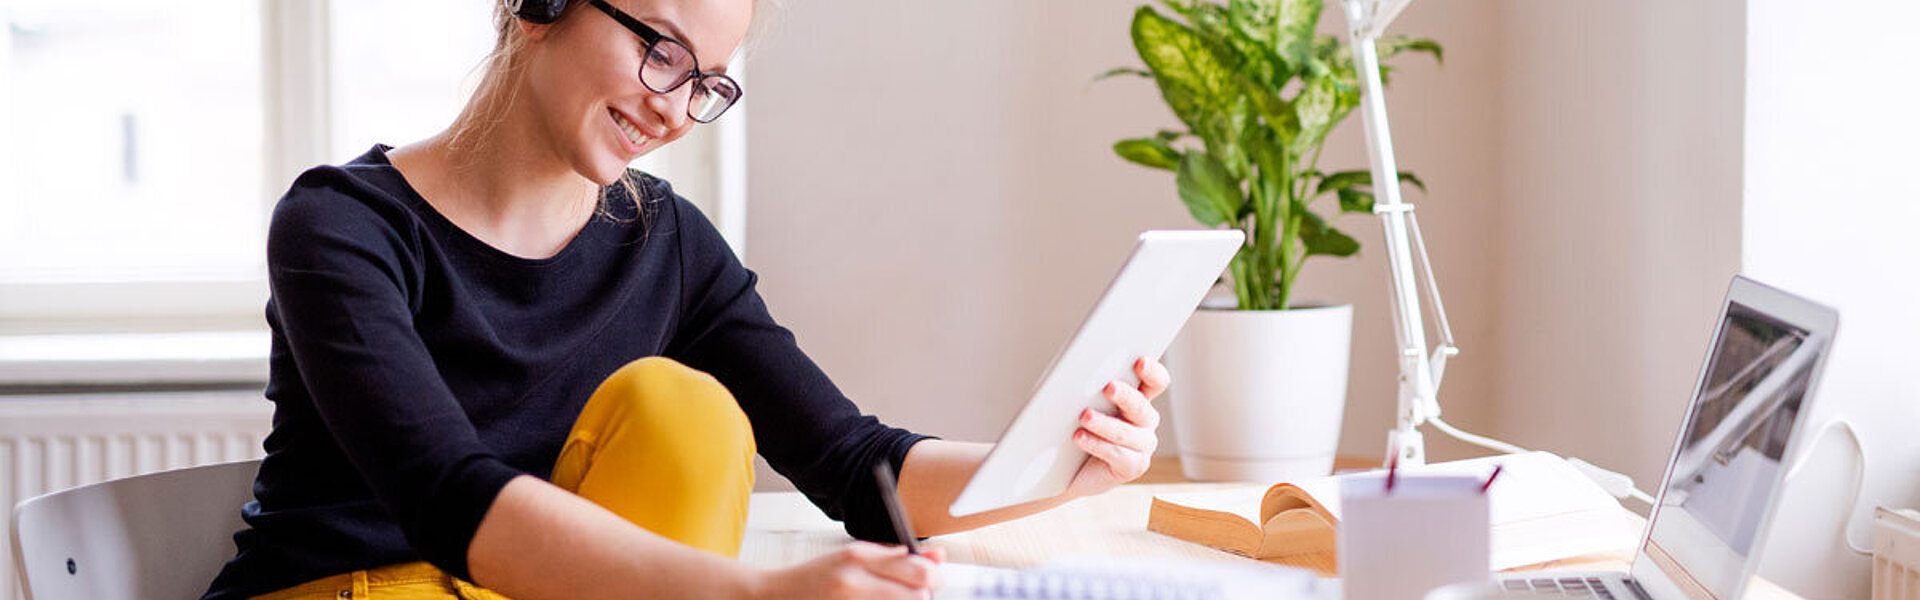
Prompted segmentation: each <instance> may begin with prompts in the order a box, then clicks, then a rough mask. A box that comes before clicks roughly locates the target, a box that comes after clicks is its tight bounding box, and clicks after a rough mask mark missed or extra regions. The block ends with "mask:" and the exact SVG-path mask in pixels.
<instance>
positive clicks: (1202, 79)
mask: <svg viewBox="0 0 1920 600" xmlns="http://www.w3.org/2000/svg"><path fill="white" fill-rule="evenodd" d="M1210 6H1211V7H1213V8H1211V9H1210V8H1208V7H1210ZM1187 8H1189V9H1190V10H1189V14H1190V15H1191V18H1193V19H1195V20H1196V21H1202V20H1207V19H1214V17H1207V16H1206V15H1210V14H1214V12H1216V11H1217V10H1218V7H1217V6H1214V5H1210V4H1204V3H1202V4H1195V5H1189V6H1188V7H1187ZM1216 20H1217V19H1216ZM1209 22H1210V21H1209ZM1133 45H1134V49H1135V50H1136V51H1138V52H1139V53H1140V59H1141V60H1142V61H1143V62H1145V63H1146V64H1147V67H1148V68H1149V69H1150V70H1152V71H1153V76H1154V81H1155V82H1156V83H1158V84H1159V86H1160V95H1161V97H1162V98H1164V99H1165V100H1166V101H1167V107H1168V108H1171V109H1173V114H1174V116H1177V117H1179V118H1180V120H1181V121H1182V122H1184V123H1186V124H1187V128H1188V129H1189V130H1191V131H1192V132H1193V133H1194V134H1196V135H1198V136H1200V139H1201V140H1202V141H1204V142H1205V143H1206V148H1207V152H1208V153H1209V154H1212V155H1214V156H1215V157H1217V158H1218V159H1219V160H1220V162H1221V164H1222V165H1224V166H1226V167H1227V169H1228V172H1229V173H1231V174H1233V176H1234V178H1235V179H1236V180H1238V179H1240V178H1242V177H1245V176H1246V173H1247V170H1248V165H1247V158H1246V154H1245V152H1244V151H1243V150H1242V149H1241V148H1240V147H1239V142H1240V138H1241V137H1242V136H1243V135H1244V133H1243V132H1244V131H1245V130H1246V129H1247V127H1249V126H1250V125H1252V124H1253V122H1254V120H1255V117H1254V112H1253V107H1252V106H1251V105H1250V104H1249V100H1248V99H1247V98H1246V96H1245V94H1242V93H1240V89H1241V88H1240V85H1239V84H1238V83H1237V82H1236V81H1235V79H1236V77H1235V67H1236V63H1234V62H1232V61H1233V60H1236V59H1235V58H1234V57H1236V56H1237V55H1236V54H1234V53H1233V52H1232V51H1231V50H1230V49H1226V48H1224V47H1223V46H1221V45H1220V44H1218V43H1215V42H1213V41H1209V40H1208V39H1207V38H1206V37H1205V36H1203V35H1202V34H1201V33H1200V32H1199V31H1197V30H1196V28H1194V27H1189V26H1186V25H1183V24H1181V23H1178V22H1176V21H1173V20H1172V19H1169V18H1167V17H1165V16H1162V15H1161V14H1160V13H1158V12H1156V11H1154V10H1153V8H1151V7H1147V6H1142V7H1140V8H1139V9H1138V10H1136V11H1134V18H1133Z"/></svg>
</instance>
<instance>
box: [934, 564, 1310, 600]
mask: <svg viewBox="0 0 1920 600" xmlns="http://www.w3.org/2000/svg"><path fill="white" fill-rule="evenodd" d="M940 574H941V579H942V580H944V581H945V585H944V586H942V587H941V588H940V590H938V591H936V592H934V594H933V598H934V600H1001V599H1008V600H1014V599H1017V600H1109V599H1112V600H1118V599H1128V600H1162V599H1164V600H1255V599H1259V600H1295V599H1300V600H1307V599H1314V600H1318V599H1327V600H1333V599H1337V598H1339V597H1340V593H1339V589H1338V585H1337V584H1335V583H1333V582H1331V581H1330V580H1324V579H1320V578H1318V577H1315V576H1314V575H1313V574H1312V573H1311V572H1309V571H1306V570H1302V569H1293V568H1286V567H1273V566H1267V565H1257V564H1246V565H1242V564H1231V563H1221V562H1195V561H1179V560H1164V559H1155V560H1152V561H1146V560H1142V559H1138V558H1115V557H1100V558H1087V559H1078V560H1068V561H1061V562H1055V563H1049V564H1048V565H1045V566H1041V567H1036V568H1032V569H1002V568H995V567H982V566H978V565H962V564H945V565H941V566H940Z"/></svg>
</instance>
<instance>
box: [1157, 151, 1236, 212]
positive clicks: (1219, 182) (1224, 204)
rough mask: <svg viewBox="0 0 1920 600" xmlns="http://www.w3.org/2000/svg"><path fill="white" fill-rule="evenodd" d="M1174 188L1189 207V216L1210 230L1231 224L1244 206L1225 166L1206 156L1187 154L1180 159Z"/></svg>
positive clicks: (1195, 153) (1202, 154)
mask: <svg viewBox="0 0 1920 600" xmlns="http://www.w3.org/2000/svg"><path fill="white" fill-rule="evenodd" d="M1174 184H1175V186H1177V187H1178V188H1179V189H1180V201H1181V202H1184V203H1186V205H1187V212H1189V213H1192V214H1193V219H1194V220H1196V221H1199V222H1200V224H1202V225H1206V226H1208V227H1218V226H1221V225H1225V224H1227V223H1230V222H1232V221H1233V219H1234V217H1236V216H1238V215H1239V214H1240V205H1241V204H1244V203H1245V199H1244V198H1243V197H1241V195H1240V183H1239V182H1238V181H1236V180H1234V179H1233V177H1232V176H1231V175H1229V174H1228V173H1227V167H1226V165H1222V164H1220V161H1219V160H1218V159H1215V158H1214V157H1212V156H1209V155H1207V154H1206V153H1203V152H1188V153H1187V154H1186V156H1184V157H1181V159H1180V166H1179V171H1178V174H1177V175H1176V176H1175V177H1174Z"/></svg>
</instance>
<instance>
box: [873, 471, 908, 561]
mask: <svg viewBox="0 0 1920 600" xmlns="http://www.w3.org/2000/svg"><path fill="white" fill-rule="evenodd" d="M873 480H874V482H876V483H878V484H880V503H882V504H885V505H887V517H888V518H891V519H893V535H894V537H898V538H900V543H901V544H903V545H905V546H906V547H907V553H908V554H919V553H920V539H919V538H917V537H914V535H913V526H911V525H908V524H907V513H906V511H905V510H902V509H901V508H900V492H899V488H898V486H895V485H894V483H893V467H892V466H891V465H888V464H887V461H885V460H882V461H880V462H879V463H878V464H875V465H873Z"/></svg>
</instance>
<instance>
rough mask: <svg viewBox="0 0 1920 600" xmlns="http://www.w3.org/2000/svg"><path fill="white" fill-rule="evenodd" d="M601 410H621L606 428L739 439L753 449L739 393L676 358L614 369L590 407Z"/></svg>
mask: <svg viewBox="0 0 1920 600" xmlns="http://www.w3.org/2000/svg"><path fill="white" fill-rule="evenodd" d="M596 405H600V406H596ZM595 410H602V411H611V412H613V413H615V414H613V415H609V418H608V419H606V420H608V421H613V422H609V423H605V425H606V426H611V427H617V428H621V429H636V430H639V431H645V432H648V433H649V434H650V435H649V436H648V437H655V436H663V437H666V438H689V439H695V440H706V441H710V442H720V441H725V440H739V441H741V442H743V443H744V444H745V445H746V446H745V450H746V451H747V453H748V454H751V453H752V452H753V446H752V444H753V427H752V425H751V424H749V423H748V422H747V415H746V413H745V412H744V411H742V410H741V409H740V403H739V402H738V401H737V400H735V399H734V397H733V393H732V392H729V391H727V388H726V386H725V385H722V384H721V383H720V381H719V380H718V379H715V378H714V377H713V376H712V375H709V374H707V373H705V372H702V371H700V370H698V369H694V368H692V367H689V366H686V365H684V364H681V363H680V362H678V361H675V360H673V359H670V358H665V357H659V356H652V357H647V358H642V359H639V360H635V361H633V362H630V363H627V364H626V365H625V366H623V367H621V368H620V369H619V370H617V371H614V373H613V374H612V375H610V376H608V377H607V379H606V381H605V382H604V383H602V384H601V389H600V391H599V392H596V393H595V394H594V399H593V400H592V401H591V402H589V406H588V408H587V411H595ZM583 416H584V415H583ZM596 420H597V419H596ZM582 421H583V422H586V421H588V419H582ZM656 439H659V438H657V437H656Z"/></svg>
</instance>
